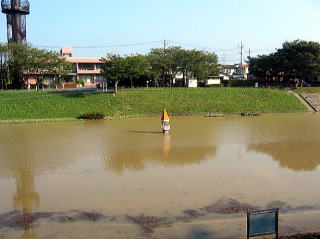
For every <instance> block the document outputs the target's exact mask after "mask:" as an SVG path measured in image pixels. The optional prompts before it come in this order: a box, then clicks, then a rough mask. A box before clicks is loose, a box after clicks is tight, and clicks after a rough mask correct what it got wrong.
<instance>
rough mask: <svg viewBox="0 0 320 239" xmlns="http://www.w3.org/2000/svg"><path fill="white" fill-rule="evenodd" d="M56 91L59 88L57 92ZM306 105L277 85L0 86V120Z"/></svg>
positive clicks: (260, 109) (281, 109)
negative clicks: (69, 89)
mask: <svg viewBox="0 0 320 239" xmlns="http://www.w3.org/2000/svg"><path fill="white" fill-rule="evenodd" d="M60 93H61V92H60ZM164 108H166V109H168V110H169V112H170V114H171V115H201V114H205V113H215V112H220V113H239V112H248V113H250V112H251V113H253V112H254V113H256V112H259V113H268V112H297V111H306V108H305V106H303V105H302V104H301V103H300V102H299V101H298V100H297V99H296V98H295V97H294V96H293V95H291V94H289V93H286V92H284V91H280V90H270V89H241V88H198V89H181V88H179V89H165V90H164V89H160V90H156V89H153V90H127V91H126V90H125V91H123V92H119V93H118V94H117V96H113V95H112V94H106V93H97V94H90V93H75V94H71V93H66V94H59V93H58V92H55V91H51V92H48V91H47V92H46V91H45V92H18V91H17V92H14V91H11V92H0V120H24V119H52V118H55V119H56V118H76V117H78V116H80V115H81V114H83V113H85V112H102V113H104V114H105V115H106V116H110V117H121V116H132V115H159V114H160V113H161V111H162V110H163V109H164Z"/></svg>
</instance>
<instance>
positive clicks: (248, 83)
mask: <svg viewBox="0 0 320 239" xmlns="http://www.w3.org/2000/svg"><path fill="white" fill-rule="evenodd" d="M257 82H258V81H256V80H229V82H228V86H229V87H254V86H255V84H256V83H257Z"/></svg>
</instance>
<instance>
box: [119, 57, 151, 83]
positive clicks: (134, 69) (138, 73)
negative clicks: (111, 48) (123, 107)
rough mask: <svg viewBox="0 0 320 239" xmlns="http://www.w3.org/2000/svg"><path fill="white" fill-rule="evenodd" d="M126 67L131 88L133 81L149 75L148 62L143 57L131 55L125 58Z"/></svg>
mask: <svg viewBox="0 0 320 239" xmlns="http://www.w3.org/2000/svg"><path fill="white" fill-rule="evenodd" d="M125 61H126V65H127V69H126V71H127V78H128V79H129V80H130V86H131V88H133V79H139V78H140V77H142V76H146V75H148V74H149V68H150V66H149V62H148V59H147V57H146V56H144V55H132V56H127V57H125Z"/></svg>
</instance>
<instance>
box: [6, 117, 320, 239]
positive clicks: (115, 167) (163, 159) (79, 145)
mask: <svg viewBox="0 0 320 239" xmlns="http://www.w3.org/2000/svg"><path fill="white" fill-rule="evenodd" d="M319 165H320V115H319V114H309V113H301V114H273V115H263V116H260V117H241V116H226V117H224V118H205V117H176V118H173V119H172V131H171V133H170V135H168V136H165V135H163V134H162V133H160V121H159V119H156V118H145V119H128V120H114V121H96V122H77V123H41V124H21V125H20V124H19V125H0V238H32V239H35V238H86V239H87V238H169V239H173V238H190V239H196V238H201V239H202V238H245V236H246V214H245V211H246V210H248V209H249V210H250V209H266V208H275V207H280V208H281V210H280V223H279V224H280V234H290V233H298V232H314V231H320V221H319V218H320V200H319V199H320V187H319V186H320V167H319Z"/></svg>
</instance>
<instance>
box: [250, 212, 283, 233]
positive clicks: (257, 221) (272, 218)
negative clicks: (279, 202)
mask: <svg viewBox="0 0 320 239" xmlns="http://www.w3.org/2000/svg"><path fill="white" fill-rule="evenodd" d="M278 216H279V209H269V210H261V211H250V212H248V213H247V238H249V237H255V236H262V235H269V234H276V238H278Z"/></svg>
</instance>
